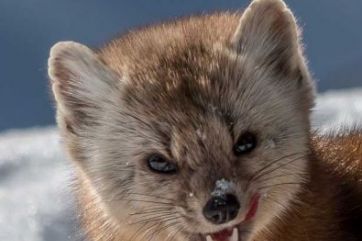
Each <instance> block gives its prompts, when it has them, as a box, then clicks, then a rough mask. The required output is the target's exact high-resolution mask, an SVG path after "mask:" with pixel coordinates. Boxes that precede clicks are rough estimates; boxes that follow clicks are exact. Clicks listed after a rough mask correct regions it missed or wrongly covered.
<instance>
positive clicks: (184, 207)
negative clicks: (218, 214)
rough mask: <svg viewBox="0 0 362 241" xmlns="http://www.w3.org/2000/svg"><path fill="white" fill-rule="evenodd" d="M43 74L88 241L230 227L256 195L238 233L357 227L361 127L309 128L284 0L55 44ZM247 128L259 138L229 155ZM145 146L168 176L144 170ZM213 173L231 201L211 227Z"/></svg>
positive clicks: (347, 236) (305, 87) (184, 238)
mask: <svg viewBox="0 0 362 241" xmlns="http://www.w3.org/2000/svg"><path fill="white" fill-rule="evenodd" d="M49 76H50V78H51V81H52V89H53V93H54V96H55V99H56V102H57V121H58V125H59V127H60V130H61V134H62V136H63V138H64V140H65V145H66V149H67V151H68V153H69V155H70V158H71V159H72V160H73V161H74V163H75V168H76V170H77V185H76V190H77V193H78V197H79V209H80V210H81V212H82V220H83V224H84V225H83V226H84V227H85V230H86V232H87V233H88V235H89V237H90V239H91V240H92V241H144V240H149V239H150V240H152V239H153V240H171V239H174V240H179V241H189V240H191V241H203V240H204V239H205V235H207V234H208V233H216V232H219V231H221V230H223V229H226V228H230V227H234V226H238V227H239V224H240V223H241V222H242V220H244V216H245V215H246V212H247V210H248V201H249V200H250V198H251V196H252V195H253V193H255V192H258V193H259V194H261V195H262V196H263V198H262V199H261V202H260V205H259V209H258V212H257V214H256V216H255V220H253V221H250V222H248V223H243V224H242V226H243V228H244V229H245V230H246V231H245V233H242V232H244V231H240V232H241V233H242V235H244V236H243V240H244V239H245V240H246V241H248V240H255V241H259V240H260V241H262V240H265V239H267V240H279V241H280V240H293V241H294V240H296V241H298V240H318V241H323V240H329V241H331V240H333V241H342V240H357V237H359V236H358V235H359V233H358V229H356V228H354V226H353V225H354V223H355V222H356V221H358V220H359V219H360V217H361V215H360V213H358V212H360V208H361V207H360V206H359V203H360V202H359V201H360V197H361V191H360V189H359V188H360V184H358V182H359V181H360V170H361V169H360V168H359V166H360V162H361V158H360V154H361V147H360V144H361V143H360V142H361V136H360V135H359V134H355V135H354V136H353V134H351V135H350V136H346V137H336V138H332V137H311V134H310V133H311V130H310V120H309V114H310V109H311V108H312V106H313V101H314V98H313V96H314V87H313V83H312V80H311V77H310V74H309V72H308V68H307V65H306V63H305V59H304V56H303V48H302V46H301V43H300V31H299V29H298V27H297V25H296V21H295V18H294V16H293V14H292V13H291V11H290V10H289V9H288V8H287V6H286V5H285V4H284V3H283V2H282V1H281V0H254V1H253V2H252V4H251V5H250V6H249V7H248V8H247V9H246V10H245V11H244V12H243V13H217V14H212V15H205V16H198V17H190V18H184V19H180V20H177V21H174V22H170V23H164V24H159V25H157V26H152V27H148V28H145V29H139V30H137V31H133V32H130V33H128V34H126V35H124V36H122V37H121V38H117V39H115V40H113V41H111V42H110V43H108V44H107V45H106V46H104V47H103V48H101V49H99V50H98V51H97V52H94V51H92V50H91V49H89V48H87V47H85V46H83V45H81V44H78V43H74V42H65V43H59V44H57V45H55V46H54V47H53V48H52V50H51V53H50V58H49ZM246 131H248V132H252V133H254V134H255V135H256V136H257V140H258V144H257V148H256V149H255V150H254V151H253V152H252V153H250V154H248V155H244V156H241V157H237V156H235V155H234V153H233V151H232V149H233V146H234V144H235V143H236V142H237V139H238V137H239V136H240V135H241V134H243V133H244V132H246ZM331 150H334V151H331ZM155 153H159V154H162V155H163V156H164V157H165V158H167V159H168V160H169V161H171V162H173V163H174V164H175V165H177V166H178V169H179V172H178V173H177V175H160V174H155V173H153V172H152V171H150V169H149V167H148V166H147V164H146V163H147V162H146V161H147V159H148V157H149V155H151V154H155ZM343 163H344V164H343ZM342 164H343V165H342ZM351 167H355V168H353V169H352V170H350V169H351ZM259 171H261V172H259ZM258 172H259V175H260V176H259V177H258V176H255V175H256V174H258ZM255 177H257V178H255ZM220 179H227V180H228V181H229V182H230V183H232V188H231V189H230V190H229V192H231V193H232V194H233V195H235V196H236V197H237V198H238V200H239V202H240V203H241V209H240V211H239V213H238V216H237V217H236V218H235V219H234V220H232V221H230V222H229V223H226V224H223V225H214V224H211V223H210V222H208V221H207V220H206V219H205V218H204V217H203V216H202V211H201V210H202V208H203V206H204V205H205V203H206V202H207V201H208V200H209V198H210V195H211V194H210V193H211V192H212V190H213V189H214V188H215V185H216V184H215V183H216V182H217V181H218V180H220ZM250 180H251V181H250ZM333 184H335V185H333ZM350 208H351V209H350ZM354 208H356V209H354ZM354 212H356V213H354Z"/></svg>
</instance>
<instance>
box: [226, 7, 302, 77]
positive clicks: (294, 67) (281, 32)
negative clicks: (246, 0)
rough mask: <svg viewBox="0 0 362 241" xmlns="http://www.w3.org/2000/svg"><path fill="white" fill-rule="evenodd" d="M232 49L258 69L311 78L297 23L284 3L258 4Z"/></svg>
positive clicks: (244, 19)
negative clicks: (305, 61)
mask: <svg viewBox="0 0 362 241" xmlns="http://www.w3.org/2000/svg"><path fill="white" fill-rule="evenodd" d="M232 46H233V48H234V49H235V50H236V51H237V52H238V54H240V55H243V56H245V57H246V59H247V60H248V61H252V63H253V64H255V65H257V66H262V67H263V68H267V69H269V70H272V71H276V72H277V73H278V74H287V75H290V74H298V72H299V74H301V73H300V72H304V73H302V74H304V75H307V76H304V77H307V78H308V77H309V74H308V71H307V69H306V66H305V63H304V58H303V55H302V48H301V46H300V43H299V30H298V26H297V24H296V20H295V18H294V16H293V14H292V12H291V11H290V10H289V8H288V7H287V6H286V4H285V3H284V2H283V1H282V0H254V1H253V2H252V3H251V4H250V6H249V7H248V8H247V9H246V10H245V12H244V13H243V15H242V17H241V19H240V23H239V26H238V28H237V30H236V32H235V34H234V36H233V39H232Z"/></svg>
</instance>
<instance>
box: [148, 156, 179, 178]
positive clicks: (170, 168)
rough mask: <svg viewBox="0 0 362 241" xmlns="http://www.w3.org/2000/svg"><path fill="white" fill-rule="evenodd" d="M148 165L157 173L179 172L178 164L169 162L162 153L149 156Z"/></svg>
mask: <svg viewBox="0 0 362 241" xmlns="http://www.w3.org/2000/svg"><path fill="white" fill-rule="evenodd" d="M147 162H148V167H149V168H150V169H151V170H152V171H154V172H157V173H162V174H174V173H176V172H177V166H176V164H174V163H172V162H169V161H167V160H166V158H164V157H163V156H161V155H157V154H155V155H152V156H150V157H149V158H148V160H147Z"/></svg>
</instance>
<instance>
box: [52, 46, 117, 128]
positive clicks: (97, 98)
mask: <svg viewBox="0 0 362 241" xmlns="http://www.w3.org/2000/svg"><path fill="white" fill-rule="evenodd" d="M48 74H49V77H50V80H51V86H52V90H53V94H54V97H55V100H56V103H57V119H58V123H59V125H60V126H61V128H63V129H65V130H66V131H70V132H72V133H73V134H76V133H77V131H78V130H79V129H80V128H82V127H84V126H92V125H94V123H95V121H96V120H97V119H99V118H97V117H99V116H100V115H102V110H104V108H106V106H107V105H109V103H110V102H112V97H113V96H114V95H112V93H114V91H115V89H117V87H118V86H119V85H118V84H119V79H118V78H117V76H116V75H115V74H114V73H113V72H112V71H111V70H110V69H108V68H107V67H106V66H105V65H104V64H103V63H102V62H101V60H100V59H99V58H98V56H97V55H96V53H94V52H93V51H92V50H91V49H89V48H88V47H86V46H84V45H82V44H79V43H75V42H59V43H57V44H55V45H54V46H53V47H52V48H51V50H50V56H49V60H48Z"/></svg>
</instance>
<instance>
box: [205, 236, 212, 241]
mask: <svg viewBox="0 0 362 241" xmlns="http://www.w3.org/2000/svg"><path fill="white" fill-rule="evenodd" d="M206 241H214V240H213V239H212V238H211V236H210V235H207V236H206Z"/></svg>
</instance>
